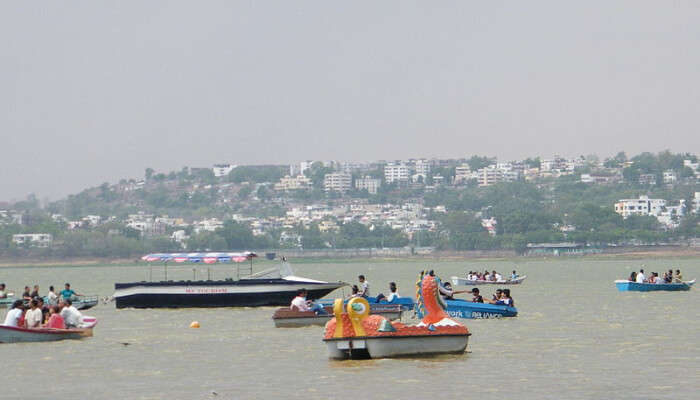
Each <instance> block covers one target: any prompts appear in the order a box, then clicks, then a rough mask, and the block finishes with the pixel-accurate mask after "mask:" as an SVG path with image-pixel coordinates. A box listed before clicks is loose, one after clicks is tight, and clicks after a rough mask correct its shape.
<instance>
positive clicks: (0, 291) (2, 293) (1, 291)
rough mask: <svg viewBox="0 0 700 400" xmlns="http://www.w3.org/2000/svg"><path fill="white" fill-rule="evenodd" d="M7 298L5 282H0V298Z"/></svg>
mask: <svg viewBox="0 0 700 400" xmlns="http://www.w3.org/2000/svg"><path fill="white" fill-rule="evenodd" d="M6 298H7V291H6V290H5V284H4V283H0V299H6Z"/></svg>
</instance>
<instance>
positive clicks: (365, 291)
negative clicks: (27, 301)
mask: <svg viewBox="0 0 700 400" xmlns="http://www.w3.org/2000/svg"><path fill="white" fill-rule="evenodd" d="M357 280H358V281H359V282H360V286H359V287H360V293H359V294H360V296H362V297H364V298H367V297H369V282H367V279H365V276H364V275H359V276H358V277H357Z"/></svg>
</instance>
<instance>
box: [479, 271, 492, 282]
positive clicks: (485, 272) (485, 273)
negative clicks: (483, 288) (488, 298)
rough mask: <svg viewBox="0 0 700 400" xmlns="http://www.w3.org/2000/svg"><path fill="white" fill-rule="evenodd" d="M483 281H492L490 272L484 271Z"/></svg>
mask: <svg viewBox="0 0 700 400" xmlns="http://www.w3.org/2000/svg"><path fill="white" fill-rule="evenodd" d="M481 279H482V280H485V281H490V280H491V274H490V273H489V271H484V275H483V276H482V277H481Z"/></svg>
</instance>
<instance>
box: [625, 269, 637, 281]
mask: <svg viewBox="0 0 700 400" xmlns="http://www.w3.org/2000/svg"><path fill="white" fill-rule="evenodd" d="M627 280H628V281H630V282H636V281H637V271H632V273H630V277H629V278H627Z"/></svg>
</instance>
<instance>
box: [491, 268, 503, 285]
mask: <svg viewBox="0 0 700 400" xmlns="http://www.w3.org/2000/svg"><path fill="white" fill-rule="evenodd" d="M491 276H492V277H493V278H492V279H493V281H494V282H500V281H502V280H503V277H502V276H501V274H499V273H498V272H496V270H495V269H494V270H493V272H492V273H491Z"/></svg>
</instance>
